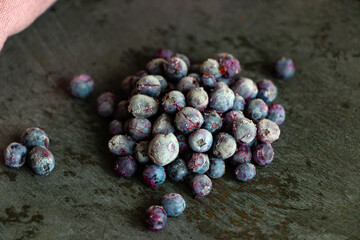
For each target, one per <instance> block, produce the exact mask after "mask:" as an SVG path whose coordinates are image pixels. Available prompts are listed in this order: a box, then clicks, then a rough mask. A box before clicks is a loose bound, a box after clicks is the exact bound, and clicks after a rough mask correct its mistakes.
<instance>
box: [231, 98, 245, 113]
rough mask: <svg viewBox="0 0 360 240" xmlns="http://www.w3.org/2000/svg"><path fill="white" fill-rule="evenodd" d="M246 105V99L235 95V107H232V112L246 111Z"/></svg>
mask: <svg viewBox="0 0 360 240" xmlns="http://www.w3.org/2000/svg"><path fill="white" fill-rule="evenodd" d="M245 104H246V102H245V100H244V98H243V97H242V96H240V95H239V94H235V99H234V105H233V107H232V110H235V111H243V110H244V109H245Z"/></svg>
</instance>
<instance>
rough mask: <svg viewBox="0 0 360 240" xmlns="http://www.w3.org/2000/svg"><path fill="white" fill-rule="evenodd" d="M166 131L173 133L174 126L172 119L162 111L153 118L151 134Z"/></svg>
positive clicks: (164, 132)
mask: <svg viewBox="0 0 360 240" xmlns="http://www.w3.org/2000/svg"><path fill="white" fill-rule="evenodd" d="M168 133H175V128H174V126H173V120H172V119H171V117H170V115H169V114H167V113H163V114H161V115H160V116H159V117H158V118H157V119H156V120H155V122H154V124H153V127H152V135H153V136H156V135H157V134H168Z"/></svg>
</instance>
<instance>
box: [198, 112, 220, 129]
mask: <svg viewBox="0 0 360 240" xmlns="http://www.w3.org/2000/svg"><path fill="white" fill-rule="evenodd" d="M222 124H223V121H222V119H221V117H220V115H219V114H218V113H217V112H216V111H215V110H206V111H205V112H204V124H203V126H202V127H203V128H204V129H206V130H208V131H209V132H211V133H214V132H216V131H217V130H219V129H221V128H222Z"/></svg>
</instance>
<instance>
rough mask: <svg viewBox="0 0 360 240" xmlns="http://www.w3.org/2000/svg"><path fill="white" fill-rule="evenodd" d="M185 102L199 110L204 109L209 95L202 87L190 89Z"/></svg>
mask: <svg viewBox="0 0 360 240" xmlns="http://www.w3.org/2000/svg"><path fill="white" fill-rule="evenodd" d="M186 102H187V104H188V106H190V107H193V108H195V109H197V110H199V111H201V112H202V111H204V110H205V108H206V107H207V105H208V103H209V96H208V94H207V92H206V91H205V90H204V88H202V87H200V88H193V89H190V90H189V92H188V94H187V95H186Z"/></svg>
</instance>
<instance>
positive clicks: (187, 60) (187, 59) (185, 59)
mask: <svg viewBox="0 0 360 240" xmlns="http://www.w3.org/2000/svg"><path fill="white" fill-rule="evenodd" d="M173 57H178V58H180V59H181V60H183V61H184V63H185V64H186V66H187V68H188V69H189V67H190V59H189V58H188V57H187V56H186V55H184V54H182V53H175V54H174V56H173Z"/></svg>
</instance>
